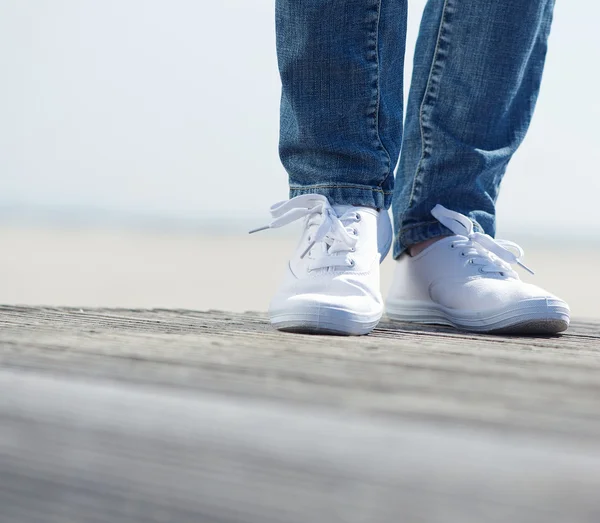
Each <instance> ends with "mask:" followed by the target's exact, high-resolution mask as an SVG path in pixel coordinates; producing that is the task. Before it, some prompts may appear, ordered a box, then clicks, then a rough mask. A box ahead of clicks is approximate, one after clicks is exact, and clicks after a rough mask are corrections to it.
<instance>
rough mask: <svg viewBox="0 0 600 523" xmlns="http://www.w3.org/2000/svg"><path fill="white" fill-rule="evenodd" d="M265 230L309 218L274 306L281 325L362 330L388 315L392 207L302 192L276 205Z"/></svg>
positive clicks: (291, 328) (312, 329)
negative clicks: (383, 276) (384, 265)
mask: <svg viewBox="0 0 600 523" xmlns="http://www.w3.org/2000/svg"><path fill="white" fill-rule="evenodd" d="M271 215H272V218H273V221H272V222H271V224H270V225H268V226H266V227H261V228H260V229H256V230H254V231H251V232H257V231H260V230H264V229H269V228H276V227H282V226H284V225H287V224H289V223H291V222H294V221H296V220H300V219H303V228H302V234H301V237H300V242H299V243H298V246H297V247H296V249H295V251H294V253H293V254H292V257H291V259H290V261H289V264H288V267H287V269H286V274H285V277H284V281H283V283H282V285H281V286H280V288H279V290H278V291H277V293H276V294H275V296H274V297H273V299H272V301H271V304H270V307H269V317H270V320H271V323H272V325H273V326H274V327H275V328H277V329H280V330H284V331H292V332H303V333H316V334H345V335H361V334H367V333H369V332H371V330H373V329H374V328H375V326H376V325H377V324H378V323H379V320H380V319H381V316H382V315H383V308H384V305H383V299H382V296H381V291H380V281H379V264H380V262H381V261H382V260H383V258H384V257H385V255H386V254H387V252H388V251H389V248H390V245H391V242H392V227H391V223H390V219H389V215H388V213H387V212H386V211H377V210H375V209H371V208H369V207H354V206H349V205H334V206H331V204H330V203H329V200H328V199H327V198H326V197H325V196H322V195H318V194H305V195H301V196H296V197H295V198H292V199H291V200H287V201H283V202H279V203H277V204H275V205H273V206H272V207H271Z"/></svg>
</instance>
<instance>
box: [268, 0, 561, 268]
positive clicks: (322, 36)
mask: <svg viewBox="0 0 600 523" xmlns="http://www.w3.org/2000/svg"><path fill="white" fill-rule="evenodd" d="M553 7H554V0H429V2H428V3H427V6H426V8H425V12H424V14H423V19H422V22H421V27H420V33H419V37H418V40H417V47H416V51H415V61H414V68H413V76H412V84H411V88H410V93H409V98H408V104H407V107H406V118H404V107H403V99H404V92H403V91H404V87H403V69H404V50H405V45H406V19H407V0H277V1H276V31H277V58H278V64H279V71H280V75H281V82H282V92H281V113H280V140H279V155H280V158H281V161H282V164H283V166H284V168H285V169H286V171H287V173H288V175H289V181H290V197H294V196H298V195H300V194H306V193H319V194H323V195H325V196H326V197H328V198H329V199H330V200H331V201H332V202H333V203H336V204H349V205H358V206H369V207H375V208H382V209H388V208H389V207H390V205H392V211H393V217H394V229H395V239H394V256H395V257H398V256H400V255H401V254H402V253H403V252H404V251H405V250H406V248H407V247H409V246H411V245H413V244H415V243H418V242H421V241H424V240H427V239H430V238H433V237H436V236H442V235H445V234H449V233H450V231H449V230H447V229H446V228H445V227H444V226H442V225H441V224H440V223H439V222H438V221H437V220H435V219H434V218H433V217H432V216H431V214H430V211H431V209H432V208H433V207H434V206H435V205H436V204H438V203H440V204H442V205H444V206H445V207H448V208H450V209H453V210H455V211H458V212H460V213H462V214H465V215H467V216H469V218H471V219H472V220H473V222H474V225H475V230H477V231H480V232H485V233H487V234H490V235H491V236H493V235H494V233H495V203H496V199H497V197H498V190H499V186H500V182H501V180H502V177H503V176H504V173H505V171H506V168H507V165H508V162H509V160H510V158H511V157H512V155H513V153H514V152H515V151H516V149H517V148H518V146H519V145H520V144H521V142H522V141H523V138H524V137H525V134H526V132H527V129H528V127H529V123H530V121H531V117H532V114H533V111H534V107H535V103H536V100H537V97H538V92H539V88H540V82H541V78H542V71H543V67H544V61H545V57H546V50H547V41H548V35H549V32H550V25H551V22H552V12H553ZM396 167H397V169H396ZM394 171H396V178H395V180H394Z"/></svg>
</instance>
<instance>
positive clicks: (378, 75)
mask: <svg viewBox="0 0 600 523" xmlns="http://www.w3.org/2000/svg"><path fill="white" fill-rule="evenodd" d="M382 3H383V0H379V1H378V2H377V24H376V26H375V67H376V69H377V73H376V79H375V82H376V88H375V89H376V91H377V95H376V100H375V112H374V113H373V123H374V124H375V125H374V127H375V135H376V136H377V141H378V147H379V148H380V150H382V151H383V152H384V154H385V156H386V158H387V165H386V172H385V173H384V175H385V176H384V178H383V181H382V182H381V183H380V184H379V186H380V187H381V186H383V184H384V183H385V181H386V180H387V179H388V178H389V176H390V170H391V164H392V158H391V156H390V153H389V151H388V150H387V149H386V147H385V145H383V141H382V140H381V135H380V134H379V109H380V101H381V65H380V61H379V25H380V23H381V4H382Z"/></svg>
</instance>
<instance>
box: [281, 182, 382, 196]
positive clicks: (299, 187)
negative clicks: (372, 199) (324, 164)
mask: <svg viewBox="0 0 600 523" xmlns="http://www.w3.org/2000/svg"><path fill="white" fill-rule="evenodd" d="M290 189H291V190H292V191H304V190H310V189H359V190H361V191H373V192H378V193H382V194H386V195H389V194H393V191H384V190H383V189H381V188H380V187H371V186H370V185H351V184H350V185H348V184H346V185H340V184H314V185H290Z"/></svg>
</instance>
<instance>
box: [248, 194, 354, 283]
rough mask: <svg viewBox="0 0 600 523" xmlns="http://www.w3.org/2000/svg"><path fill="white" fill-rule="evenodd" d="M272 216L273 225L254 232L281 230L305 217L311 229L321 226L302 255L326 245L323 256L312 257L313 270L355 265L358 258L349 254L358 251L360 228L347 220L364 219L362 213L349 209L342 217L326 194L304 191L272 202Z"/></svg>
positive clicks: (322, 251) (321, 254)
mask: <svg viewBox="0 0 600 523" xmlns="http://www.w3.org/2000/svg"><path fill="white" fill-rule="evenodd" d="M271 216H272V218H273V220H272V221H271V223H270V224H269V225H265V226H264V227H259V228H257V229H253V230H251V231H250V234H253V233H255V232H259V231H264V230H267V229H277V228H279V227H283V226H285V225H288V224H290V223H292V222H295V221H297V220H300V219H302V218H305V219H306V220H307V223H306V226H307V227H308V228H310V227H317V230H316V231H315V232H314V233H313V234H311V235H310V236H309V243H308V246H307V247H306V249H305V250H304V251H303V252H302V254H301V255H300V258H304V257H305V256H306V255H307V254H308V253H309V252H311V250H312V248H313V247H314V246H315V245H317V244H319V243H323V244H324V248H323V249H322V250H321V251H320V253H319V254H320V255H319V256H318V257H315V259H311V263H310V264H309V267H308V269H309V270H311V271H312V270H317V269H324V268H334V267H345V268H348V267H353V266H354V260H353V259H352V258H350V257H349V256H348V253H350V252H354V250H355V247H356V243H357V241H358V237H357V235H356V230H354V229H351V228H350V227H349V224H344V223H343V221H344V222H353V221H354V222H358V221H360V215H359V214H358V213H356V212H348V213H345V214H344V215H343V216H341V217H338V216H337V214H336V212H335V210H334V209H333V207H331V204H330V203H329V200H328V199H327V198H326V197H325V196H322V195H320V194H302V195H300V196H296V197H295V198H292V199H291V200H284V201H282V202H278V203H276V204H274V205H272V206H271Z"/></svg>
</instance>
